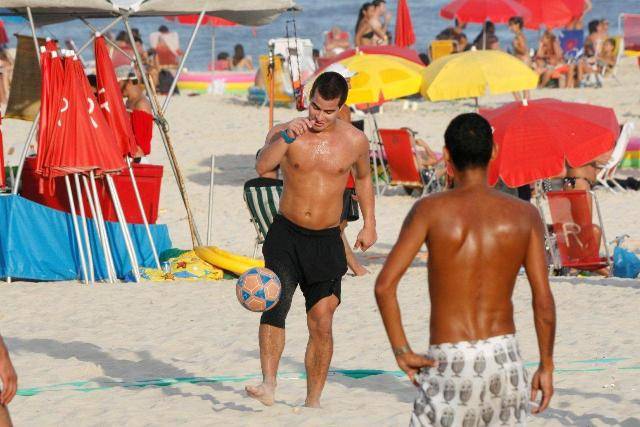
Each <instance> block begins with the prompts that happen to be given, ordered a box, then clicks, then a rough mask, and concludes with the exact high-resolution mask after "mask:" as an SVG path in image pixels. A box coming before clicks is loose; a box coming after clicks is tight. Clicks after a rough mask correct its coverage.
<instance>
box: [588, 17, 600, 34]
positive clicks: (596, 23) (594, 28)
mask: <svg viewBox="0 0 640 427" xmlns="http://www.w3.org/2000/svg"><path fill="white" fill-rule="evenodd" d="M600 25H601V24H600V20H599V19H594V20H593V21H589V24H588V28H589V34H594V33H597V32H598V29H599V27H600Z"/></svg>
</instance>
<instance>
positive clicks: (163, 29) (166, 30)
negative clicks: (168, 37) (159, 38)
mask: <svg viewBox="0 0 640 427" xmlns="http://www.w3.org/2000/svg"><path fill="white" fill-rule="evenodd" d="M158 31H159V32H161V33H162V34H168V33H169V28H167V26H166V25H160V26H159V27H158Z"/></svg>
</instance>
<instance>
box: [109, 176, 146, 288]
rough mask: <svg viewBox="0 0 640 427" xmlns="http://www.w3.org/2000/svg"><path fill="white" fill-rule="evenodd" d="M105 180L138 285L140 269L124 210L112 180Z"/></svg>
mask: <svg viewBox="0 0 640 427" xmlns="http://www.w3.org/2000/svg"><path fill="white" fill-rule="evenodd" d="M105 180H106V181H107V186H108V187H109V192H110V193H111V199H112V201H113V207H114V208H115V210H116V216H117V217H118V222H119V223H120V229H121V230H122V237H123V239H124V245H125V247H126V248H127V253H128V255H129V259H130V260H131V270H132V271H133V277H134V278H135V280H136V283H140V268H139V266H138V257H137V256H136V248H135V247H134V246H133V240H132V239H131V233H129V227H128V225H127V220H126V218H125V216H124V210H123V209H122V205H121V204H120V196H118V190H117V189H116V185H115V184H114V183H113V178H111V175H109V174H107V175H106V176H105Z"/></svg>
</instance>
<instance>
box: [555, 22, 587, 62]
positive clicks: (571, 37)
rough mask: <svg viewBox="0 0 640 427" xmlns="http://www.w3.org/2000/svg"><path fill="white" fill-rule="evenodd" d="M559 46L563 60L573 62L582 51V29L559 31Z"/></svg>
mask: <svg viewBox="0 0 640 427" xmlns="http://www.w3.org/2000/svg"><path fill="white" fill-rule="evenodd" d="M560 46H561V47H562V51H563V52H564V58H565V60H566V61H567V62H569V63H573V62H575V61H576V59H577V58H578V57H580V55H582V52H583V48H584V31H582V30H562V31H561V32H560Z"/></svg>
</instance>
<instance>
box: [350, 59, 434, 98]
mask: <svg viewBox="0 0 640 427" xmlns="http://www.w3.org/2000/svg"><path fill="white" fill-rule="evenodd" d="M340 63H341V64H342V65H344V66H345V67H347V68H348V69H349V70H350V71H353V72H355V73H357V74H356V75H355V76H354V77H352V78H351V89H349V97H348V98H347V104H348V105H353V104H374V103H378V102H380V101H389V100H392V99H396V98H402V97H404V96H410V95H414V94H416V93H418V92H419V91H420V84H421V83H422V75H421V73H422V71H423V70H424V69H425V67H423V66H421V65H418V64H416V63H414V62H411V61H408V60H406V59H403V58H398V57H395V56H390V55H375V54H374V55H367V54H365V53H360V54H358V55H354V56H351V57H349V58H346V59H343V60H342V61H340Z"/></svg>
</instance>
